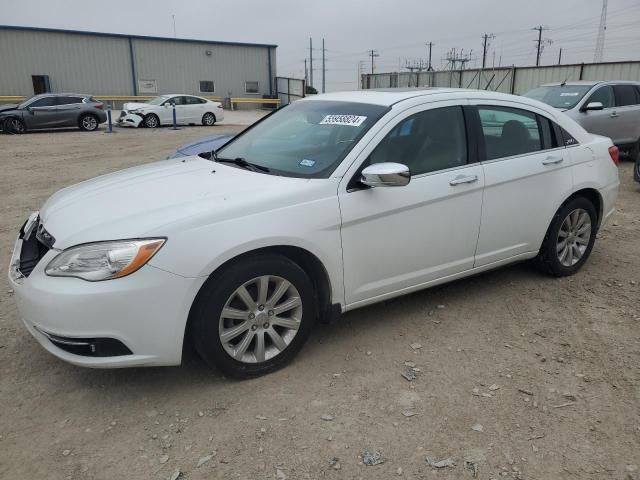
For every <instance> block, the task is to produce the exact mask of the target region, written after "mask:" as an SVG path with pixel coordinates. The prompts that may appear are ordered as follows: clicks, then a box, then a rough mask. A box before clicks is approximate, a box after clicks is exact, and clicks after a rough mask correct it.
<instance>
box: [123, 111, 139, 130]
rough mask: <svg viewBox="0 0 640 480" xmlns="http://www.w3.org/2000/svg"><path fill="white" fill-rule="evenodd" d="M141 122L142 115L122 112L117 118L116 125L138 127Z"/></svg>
mask: <svg viewBox="0 0 640 480" xmlns="http://www.w3.org/2000/svg"><path fill="white" fill-rule="evenodd" d="M141 123H142V117H141V116H140V115H137V114H135V113H125V112H122V113H121V114H120V117H119V118H118V125H119V126H121V127H139V126H140V124H141Z"/></svg>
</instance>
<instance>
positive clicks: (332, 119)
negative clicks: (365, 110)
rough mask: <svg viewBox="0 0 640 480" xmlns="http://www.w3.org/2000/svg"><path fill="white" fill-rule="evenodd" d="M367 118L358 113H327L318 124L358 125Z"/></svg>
mask: <svg viewBox="0 0 640 480" xmlns="http://www.w3.org/2000/svg"><path fill="white" fill-rule="evenodd" d="M366 119H367V117H362V116H360V115H327V116H326V117H324V118H323V119H322V121H321V122H320V125H348V126H350V127H359V126H360V125H362V123H363V122H364V121H365V120H366Z"/></svg>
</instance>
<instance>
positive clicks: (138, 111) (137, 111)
mask: <svg viewBox="0 0 640 480" xmlns="http://www.w3.org/2000/svg"><path fill="white" fill-rule="evenodd" d="M127 112H129V113H140V112H141V110H140V109H139V108H134V109H133V110H127Z"/></svg>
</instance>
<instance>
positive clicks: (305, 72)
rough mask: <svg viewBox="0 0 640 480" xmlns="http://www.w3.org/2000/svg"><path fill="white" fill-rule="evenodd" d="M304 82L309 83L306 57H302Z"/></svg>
mask: <svg viewBox="0 0 640 480" xmlns="http://www.w3.org/2000/svg"><path fill="white" fill-rule="evenodd" d="M304 84H305V85H309V70H308V69H307V59H306V58H305V59H304Z"/></svg>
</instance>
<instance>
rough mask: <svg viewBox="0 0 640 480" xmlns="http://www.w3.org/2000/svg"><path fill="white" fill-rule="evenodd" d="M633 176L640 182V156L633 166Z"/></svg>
mask: <svg viewBox="0 0 640 480" xmlns="http://www.w3.org/2000/svg"><path fill="white" fill-rule="evenodd" d="M633 178H634V179H635V181H636V182H640V158H638V159H637V160H636V164H635V166H634V167H633Z"/></svg>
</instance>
